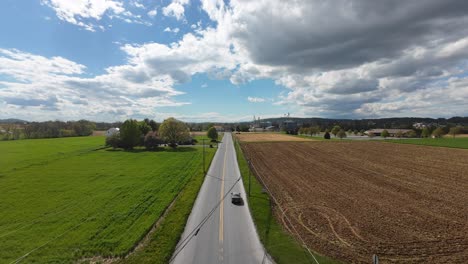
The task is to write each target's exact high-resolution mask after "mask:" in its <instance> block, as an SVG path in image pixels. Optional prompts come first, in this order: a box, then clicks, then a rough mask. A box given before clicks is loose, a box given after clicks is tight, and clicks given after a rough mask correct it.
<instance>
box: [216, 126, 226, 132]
mask: <svg viewBox="0 0 468 264" xmlns="http://www.w3.org/2000/svg"><path fill="white" fill-rule="evenodd" d="M214 128H215V129H216V131H217V132H224V127H223V126H214Z"/></svg>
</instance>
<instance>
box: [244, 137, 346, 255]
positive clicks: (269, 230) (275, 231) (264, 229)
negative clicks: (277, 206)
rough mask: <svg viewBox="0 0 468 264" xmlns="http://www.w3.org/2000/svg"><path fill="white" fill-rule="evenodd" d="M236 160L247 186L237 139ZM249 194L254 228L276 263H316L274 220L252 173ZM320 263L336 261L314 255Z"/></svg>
mask: <svg viewBox="0 0 468 264" xmlns="http://www.w3.org/2000/svg"><path fill="white" fill-rule="evenodd" d="M235 147H236V155H237V162H238V164H239V169H240V172H241V175H242V180H243V182H244V187H245V189H246V190H247V192H248V189H249V186H248V185H249V170H250V169H249V166H248V164H247V161H246V159H245V157H244V154H243V152H242V149H241V148H240V145H239V143H238V142H236V143H235ZM251 175H252V177H251V196H250V197H249V198H248V202H249V207H250V211H251V213H252V217H253V219H254V222H255V225H256V227H257V231H258V235H259V236H260V240H261V241H262V243H263V245H264V247H265V248H266V249H267V251H268V253H269V254H270V256H272V257H273V259H274V260H275V262H276V263H278V264H282V263H296V264H302V263H315V261H314V260H313V258H312V257H311V256H310V255H309V254H308V252H307V250H306V249H305V248H303V247H302V246H301V245H300V244H299V243H298V242H297V241H296V240H295V239H294V238H293V237H292V236H291V235H290V234H288V233H287V232H286V231H285V230H284V229H283V228H282V226H281V225H280V224H279V223H278V222H277V220H276V219H275V217H274V215H273V212H272V210H271V206H270V198H269V196H268V195H267V194H266V193H264V192H262V189H263V187H262V185H261V184H260V182H259V181H258V180H257V179H256V177H254V176H253V174H251ZM314 255H315V257H316V258H317V260H318V261H319V262H320V263H322V264H323V263H330V264H331V263H338V262H336V261H333V260H331V259H329V258H327V257H323V256H319V255H318V254H314Z"/></svg>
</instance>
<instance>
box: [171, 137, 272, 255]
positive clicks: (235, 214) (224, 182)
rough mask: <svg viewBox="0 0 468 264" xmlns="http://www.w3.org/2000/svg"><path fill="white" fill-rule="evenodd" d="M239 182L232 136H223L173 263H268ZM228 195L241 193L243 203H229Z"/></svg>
mask: <svg viewBox="0 0 468 264" xmlns="http://www.w3.org/2000/svg"><path fill="white" fill-rule="evenodd" d="M239 179H240V172H239V167H238V166H237V158H236V153H235V149H234V144H233V141H232V137H231V133H225V134H224V138H223V141H222V143H221V144H219V149H218V151H217V152H216V154H215V156H214V158H213V161H212V163H211V166H210V169H209V170H208V174H207V176H206V178H205V181H204V183H203V185H202V187H201V190H200V193H199V194H198V197H197V200H196V201H195V205H194V208H193V210H192V213H191V214H190V217H189V219H188V222H187V225H186V227H185V231H184V234H183V235H182V238H181V240H180V242H179V245H178V247H177V249H176V251H175V253H174V254H176V255H175V257H174V258H173V262H172V263H177V264H187V263H199V264H214V263H232V264H237V263H245V264H250V263H269V262H270V261H269V259H268V258H267V256H266V253H265V251H264V249H263V246H262V244H261V243H260V240H259V238H258V235H257V231H256V230H255V226H254V224H253V221H252V217H251V215H250V212H249V208H248V205H247V203H246V194H245V190H244V187H243V184H242V180H239ZM231 188H232V189H231ZM231 192H240V193H241V195H242V198H243V199H244V201H245V203H244V204H243V205H234V204H232V203H231V195H230V193H231ZM226 194H227V196H226V198H225V199H224V200H223V197H224V196H225V195H226ZM220 201H222V202H221V203H220ZM218 204H219V206H217V205H218ZM214 208H215V210H213V209H214ZM210 212H211V214H210ZM207 216H209V218H207ZM204 219H205V223H204V225H203V226H202V227H201V228H200V230H199V231H198V233H196V235H194V232H193V231H195V230H197V229H198V228H197V227H198V226H199V224H200V223H201V222H203V221H204Z"/></svg>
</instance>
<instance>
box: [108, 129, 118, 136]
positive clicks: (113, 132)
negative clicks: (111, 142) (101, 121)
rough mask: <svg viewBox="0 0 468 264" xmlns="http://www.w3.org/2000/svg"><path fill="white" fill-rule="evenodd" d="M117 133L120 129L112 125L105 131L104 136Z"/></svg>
mask: <svg viewBox="0 0 468 264" xmlns="http://www.w3.org/2000/svg"><path fill="white" fill-rule="evenodd" d="M118 134H120V129H119V128H118V127H112V128H109V129H108V130H107V131H106V137H110V136H113V135H118Z"/></svg>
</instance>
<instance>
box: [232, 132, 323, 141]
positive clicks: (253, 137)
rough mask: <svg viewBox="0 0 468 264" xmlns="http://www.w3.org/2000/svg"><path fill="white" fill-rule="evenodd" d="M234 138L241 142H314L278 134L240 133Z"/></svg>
mask: <svg viewBox="0 0 468 264" xmlns="http://www.w3.org/2000/svg"><path fill="white" fill-rule="evenodd" d="M235 136H236V137H237V139H239V140H240V141H242V142H276V141H314V140H313V139H306V138H299V137H294V136H290V135H286V134H279V133H241V134H236V135H235Z"/></svg>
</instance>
